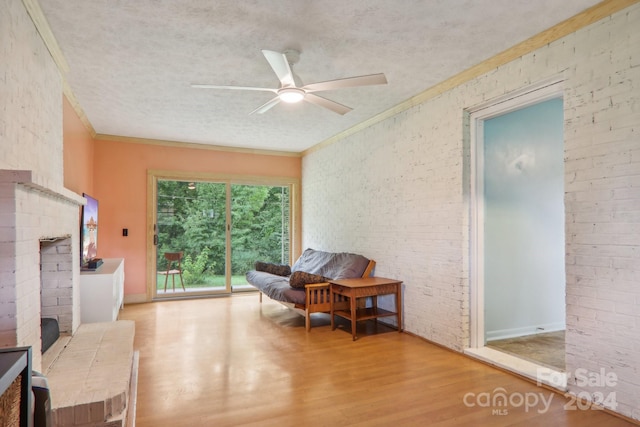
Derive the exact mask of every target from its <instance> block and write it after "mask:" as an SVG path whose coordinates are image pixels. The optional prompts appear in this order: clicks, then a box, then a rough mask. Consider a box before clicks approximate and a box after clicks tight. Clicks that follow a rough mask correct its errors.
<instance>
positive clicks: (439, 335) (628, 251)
mask: <svg viewBox="0 0 640 427" xmlns="http://www.w3.org/2000/svg"><path fill="white" fill-rule="evenodd" d="M638 46H640V5H637V4H636V5H634V6H632V7H630V8H628V9H626V10H624V11H622V12H620V13H618V14H616V15H614V16H612V17H608V18H606V19H603V20H602V21H600V22H597V23H595V24H593V25H591V26H589V27H586V28H584V29H582V30H580V31H577V32H576V33H573V34H571V35H569V36H567V37H564V38H563V39H561V40H558V41H556V42H553V43H550V44H549V45H547V46H545V47H544V48H541V49H539V50H537V51H535V52H533V53H530V54H527V55H525V56H523V57H522V58H519V59H517V60H515V61H512V62H511V63H509V64H506V65H504V66H501V67H499V68H498V69H496V70H494V71H492V72H490V73H487V74H486V75H483V76H481V77H479V78H476V79H474V80H472V81H469V82H467V83H465V84H463V85H460V86H458V87H456V88H454V89H452V90H450V91H448V92H446V93H444V94H442V95H440V96H438V97H436V98H434V99H431V100H429V101H427V102H425V103H423V104H421V105H418V106H416V107H414V108H412V109H411V110H408V111H404V112H402V113H400V114H398V115H396V116H394V117H392V118H390V119H387V120H385V121H383V122H381V123H378V124H376V125H374V126H372V127H370V128H368V129H365V130H363V131H361V132H359V133H358V134H355V135H351V136H349V137H346V138H345V139H344V140H342V141H340V142H338V143H336V144H333V145H330V146H328V147H325V148H323V149H321V150H318V151H315V152H312V153H310V154H309V155H307V156H305V157H304V159H303V168H302V170H303V185H302V188H303V195H302V206H303V246H304V247H314V248H317V249H323V250H330V251H351V252H358V253H362V254H364V255H366V256H368V257H370V258H373V259H375V260H376V261H377V262H378V264H377V267H376V275H378V276H389V277H394V278H398V279H401V280H403V281H404V286H405V288H404V296H403V297H404V315H405V325H404V326H405V328H406V330H408V331H410V332H412V333H414V334H417V335H420V336H422V337H425V338H427V339H429V340H432V341H435V342H437V343H440V344H443V345H445V346H447V347H450V348H452V349H455V350H462V349H463V348H464V347H466V346H468V345H469V262H470V260H469V216H470V205H469V151H468V150H469V147H468V143H466V142H464V141H466V135H468V129H467V128H468V123H465V118H464V113H463V112H464V110H465V109H466V108H470V107H473V106H476V105H479V104H481V103H483V102H485V101H487V100H490V99H492V98H495V97H498V96H501V95H504V94H506V93H509V92H511V91H515V90H518V89H521V88H522V87H524V86H527V85H529V84H531V83H535V82H537V81H541V80H544V79H546V78H549V77H551V76H554V75H557V74H562V75H563V76H564V78H565V82H564V87H565V94H564V103H565V159H566V165H565V166H566V180H565V190H566V197H565V205H566V240H567V241H566V263H567V268H566V270H567V287H566V293H567V296H566V304H567V322H566V323H567V347H566V348H567V369H568V371H569V372H575V371H576V370H577V369H579V368H585V369H590V370H592V371H593V372H599V369H605V370H607V371H611V372H614V373H615V374H617V375H618V377H619V378H620V380H619V382H618V383H617V385H616V386H614V387H611V388H606V389H601V390H597V391H601V392H606V393H609V392H610V391H613V392H615V393H616V400H617V404H618V405H617V408H616V410H617V411H619V412H620V413H622V414H624V415H627V416H630V417H633V418H636V419H640V409H639V408H640V371H639V366H638V364H639V362H638V361H640V333H639V332H638V331H639V328H640V286H639V283H640V267H639V266H640V225H639V224H640V143H639V141H638V134H639V132H640V49H639V47H638ZM570 390H571V391H572V392H574V393H580V392H581V391H594V390H588V389H587V387H581V386H579V385H578V384H576V381H575V378H574V380H573V381H572V383H571V384H570Z"/></svg>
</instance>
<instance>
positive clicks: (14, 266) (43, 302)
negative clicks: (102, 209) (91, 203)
mask: <svg viewBox="0 0 640 427" xmlns="http://www.w3.org/2000/svg"><path fill="white" fill-rule="evenodd" d="M83 203H84V198H82V197H80V196H78V195H77V194H75V193H73V192H71V191H69V190H67V189H65V188H62V187H59V186H58V185H56V184H54V183H53V182H52V181H51V180H49V179H47V178H46V177H43V176H39V175H38V174H37V173H36V172H34V171H25V170H0V218H1V220H0V254H1V257H0V347H15V346H32V347H33V366H34V369H36V370H40V369H41V363H42V359H41V354H40V353H41V348H42V347H41V341H40V340H41V333H40V319H41V317H53V318H56V319H57V320H58V321H59V325H60V330H61V332H66V333H70V334H72V333H73V332H75V330H76V329H77V328H78V326H79V325H80V289H79V283H80V237H79V233H80V229H79V206H80V205H82V204H83Z"/></svg>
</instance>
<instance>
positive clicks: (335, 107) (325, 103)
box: [304, 93, 353, 115]
mask: <svg viewBox="0 0 640 427" xmlns="http://www.w3.org/2000/svg"><path fill="white" fill-rule="evenodd" d="M304 100H305V101H307V102H310V103H312V104H316V105H319V106H321V107H324V108H327V109H329V110H331V111H333V112H334V113H338V114H340V115H345V114H347V113H348V112H349V111H351V110H353V108H350V107H347V106H346V105H342V104H338V103H337V102H335V101H331V100H330V99H327V98H323V97H321V96H318V95H314V94H312V93H307V94H306V95H305V97H304Z"/></svg>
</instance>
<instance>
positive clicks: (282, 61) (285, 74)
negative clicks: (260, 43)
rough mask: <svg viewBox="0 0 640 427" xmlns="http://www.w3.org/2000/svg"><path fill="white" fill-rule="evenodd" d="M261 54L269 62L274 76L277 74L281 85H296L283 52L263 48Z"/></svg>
mask: <svg viewBox="0 0 640 427" xmlns="http://www.w3.org/2000/svg"><path fill="white" fill-rule="evenodd" d="M262 54H263V55H264V57H265V58H266V59H267V61H268V62H269V65H271V68H272V69H273V71H274V72H275V73H276V76H278V80H280V84H281V85H282V87H291V86H295V85H296V83H295V81H294V80H293V73H292V72H291V67H290V66H289V61H287V57H286V55H285V54H284V53H281V52H275V51H273V50H264V49H263V50H262Z"/></svg>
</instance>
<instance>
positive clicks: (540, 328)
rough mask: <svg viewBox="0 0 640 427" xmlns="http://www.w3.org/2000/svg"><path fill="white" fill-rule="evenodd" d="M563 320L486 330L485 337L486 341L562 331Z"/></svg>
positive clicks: (563, 327) (563, 326)
mask: <svg viewBox="0 0 640 427" xmlns="http://www.w3.org/2000/svg"><path fill="white" fill-rule="evenodd" d="M565 329H566V325H565V324H564V322H558V323H547V324H546V325H535V326H523V327H521V328H512V329H499V330H497V331H487V332H486V333H485V338H486V340H487V341H495V340H503V339H507V338H515V337H524V336H526V335H535V334H544V333H547V332H558V331H564V330H565Z"/></svg>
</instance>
